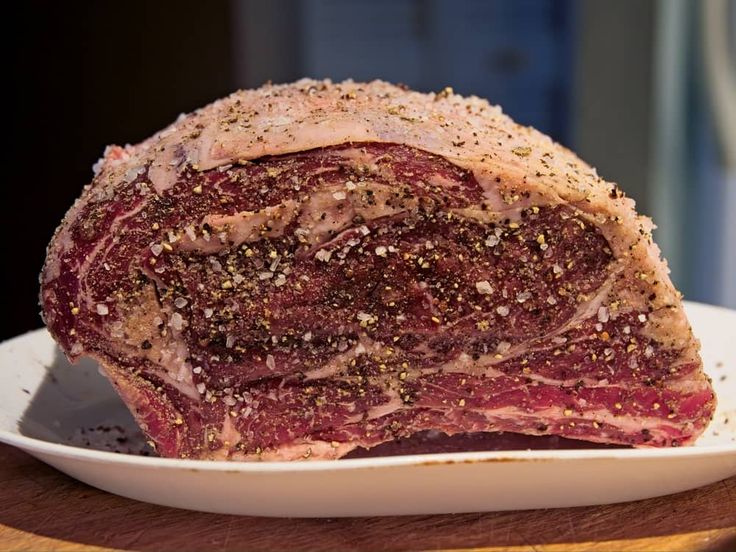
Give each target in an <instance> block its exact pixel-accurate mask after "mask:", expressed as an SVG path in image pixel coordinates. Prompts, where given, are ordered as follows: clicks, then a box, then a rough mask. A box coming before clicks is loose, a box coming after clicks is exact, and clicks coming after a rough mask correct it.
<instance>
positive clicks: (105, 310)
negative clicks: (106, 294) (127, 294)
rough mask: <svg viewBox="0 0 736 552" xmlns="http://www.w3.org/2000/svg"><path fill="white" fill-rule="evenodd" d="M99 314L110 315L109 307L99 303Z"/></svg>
mask: <svg viewBox="0 0 736 552" xmlns="http://www.w3.org/2000/svg"><path fill="white" fill-rule="evenodd" d="M97 314H99V315H100V316H106V315H108V314H110V309H108V308H107V305H104V304H102V303H97Z"/></svg>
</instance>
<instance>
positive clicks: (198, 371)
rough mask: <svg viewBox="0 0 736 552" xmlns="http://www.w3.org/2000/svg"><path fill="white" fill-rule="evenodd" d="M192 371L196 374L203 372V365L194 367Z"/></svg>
mask: <svg viewBox="0 0 736 552" xmlns="http://www.w3.org/2000/svg"><path fill="white" fill-rule="evenodd" d="M192 372H194V373H195V374H201V373H202V367H201V366H195V367H194V368H192Z"/></svg>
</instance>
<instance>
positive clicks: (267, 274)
mask: <svg viewBox="0 0 736 552" xmlns="http://www.w3.org/2000/svg"><path fill="white" fill-rule="evenodd" d="M271 278H273V272H270V271H265V272H259V273H258V279H259V280H270V279H271Z"/></svg>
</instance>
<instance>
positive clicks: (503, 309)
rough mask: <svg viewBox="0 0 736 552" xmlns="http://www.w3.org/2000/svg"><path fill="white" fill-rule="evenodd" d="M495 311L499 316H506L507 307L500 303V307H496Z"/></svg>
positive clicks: (507, 312)
mask: <svg viewBox="0 0 736 552" xmlns="http://www.w3.org/2000/svg"><path fill="white" fill-rule="evenodd" d="M496 312H497V313H498V314H500V315H501V316H508V314H509V308H508V307H506V306H504V305H501V306H500V307H496Z"/></svg>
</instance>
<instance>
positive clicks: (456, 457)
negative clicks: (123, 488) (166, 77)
mask: <svg viewBox="0 0 736 552" xmlns="http://www.w3.org/2000/svg"><path fill="white" fill-rule="evenodd" d="M684 303H685V306H686V309H687V307H691V308H693V307H694V308H705V309H706V310H718V311H722V312H724V313H725V312H728V313H730V314H731V315H733V314H736V311H735V310H732V309H729V308H726V307H722V306H719V305H711V304H708V303H700V302H695V301H684ZM42 332H47V329H46V328H45V327H42V328H38V329H36V330H31V331H28V332H25V333H23V334H20V335H17V336H14V337H12V338H10V339H7V340H5V341H3V342H2V343H0V346H4V345H10V344H11V343H13V342H16V341H20V340H22V339H24V338H28V337H29V336H31V335H33V334H38V333H42ZM49 337H50V336H49ZM51 339H52V341H53V338H51ZM0 442H3V443H6V444H8V445H11V446H15V447H18V448H20V449H22V450H24V451H26V452H30V453H31V454H33V453H38V454H43V455H51V456H55V457H62V458H66V459H74V460H82V461H89V462H99V463H104V464H117V465H120V464H125V465H129V466H131V467H133V466H137V467H142V468H143V467H144V468H154V469H183V470H190V471H195V472H200V471H202V472H207V471H210V472H237V473H264V472H266V473H270V472H273V473H285V472H289V473H299V472H324V471H335V470H338V471H345V470H347V471H350V470H361V469H368V468H399V467H405V466H434V465H446V464H478V463H484V464H485V463H503V462H546V461H553V460H563V459H565V460H580V461H591V460H635V459H639V460H641V459H658V458H659V459H664V458H690V457H711V456H720V455H731V454H736V443H732V444H724V445H715V446H687V447H675V448H638V449H587V450H586V449H562V450H517V451H480V452H448V453H434V454H408V455H397V456H382V457H372V458H348V459H341V460H340V461H339V462H338V461H335V460H309V461H304V462H298V461H297V462H294V461H284V460H276V461H263V462H258V461H251V462H233V461H228V460H192V459H181V458H160V457H154V456H139V455H133V454H124V453H116V452H109V451H102V450H96V449H87V448H82V447H77V446H73V445H66V444H62V443H54V442H51V441H44V440H42V439H36V438H34V437H28V436H26V435H22V434H20V433H16V432H13V431H9V430H6V429H0Z"/></svg>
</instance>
